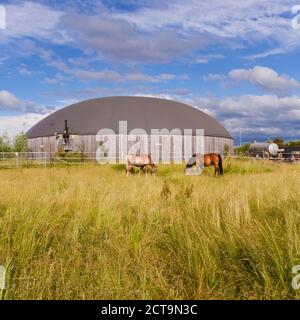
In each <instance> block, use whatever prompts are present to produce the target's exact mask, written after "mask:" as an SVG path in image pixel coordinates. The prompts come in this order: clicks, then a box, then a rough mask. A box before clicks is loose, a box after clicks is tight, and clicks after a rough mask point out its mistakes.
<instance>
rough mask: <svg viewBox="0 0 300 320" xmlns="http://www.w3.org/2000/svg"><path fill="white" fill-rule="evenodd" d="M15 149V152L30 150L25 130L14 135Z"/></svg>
mask: <svg viewBox="0 0 300 320" xmlns="http://www.w3.org/2000/svg"><path fill="white" fill-rule="evenodd" d="M13 151H15V152H26V151H28V148H27V137H26V135H25V133H24V132H21V133H19V134H17V135H16V136H15V137H14V142H13Z"/></svg>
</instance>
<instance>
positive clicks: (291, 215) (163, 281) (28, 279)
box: [0, 160, 300, 299]
mask: <svg viewBox="0 0 300 320" xmlns="http://www.w3.org/2000/svg"><path fill="white" fill-rule="evenodd" d="M183 168H184V167H182V166H172V165H170V166H160V167H159V170H158V175H157V176H151V175H148V176H138V175H133V176H131V177H126V175H125V171H124V169H123V167H122V166H120V165H98V166H96V165H86V166H83V165H73V166H54V167H45V168H19V169H2V170H0V265H3V266H5V268H6V290H3V291H2V292H1V291H0V298H2V299H299V298H300V290H294V289H293V288H292V286H291V281H292V278H293V276H294V275H293V274H292V267H293V266H294V265H299V264H300V165H298V164H277V163H271V162H262V161H242V160H240V161H238V160H225V161H224V169H225V174H224V176H223V177H221V178H213V169H212V168H211V169H206V170H205V172H204V173H203V174H202V175H201V176H198V177H193V176H189V177H187V176H185V175H184V169H183Z"/></svg>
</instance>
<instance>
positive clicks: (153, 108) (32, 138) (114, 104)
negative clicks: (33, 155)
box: [27, 96, 233, 153]
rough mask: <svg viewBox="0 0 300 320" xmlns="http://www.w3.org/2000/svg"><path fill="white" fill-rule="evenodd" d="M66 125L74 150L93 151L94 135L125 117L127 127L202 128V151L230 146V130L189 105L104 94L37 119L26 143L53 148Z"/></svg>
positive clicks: (34, 148)
mask: <svg viewBox="0 0 300 320" xmlns="http://www.w3.org/2000/svg"><path fill="white" fill-rule="evenodd" d="M66 120H67V124H68V127H69V133H70V141H71V145H72V150H73V151H84V152H91V153H95V152H96V151H97V147H98V145H97V141H96V135H97V132H98V131H99V130H100V129H103V128H108V129H111V130H113V131H114V132H115V133H116V134H118V131H119V122H120V121H127V130H128V132H130V131H131V130H132V129H136V128H141V129H144V130H145V131H146V132H147V134H150V133H151V129H168V130H170V131H171V130H172V129H175V128H177V129H180V130H181V131H182V133H183V132H184V129H192V135H195V134H196V129H204V143H205V153H208V152H217V153H223V151H224V146H225V145H228V146H229V147H232V146H233V138H232V136H231V134H230V133H229V132H228V131H227V130H226V129H225V128H224V127H223V126H222V125H221V124H220V123H219V122H218V121H216V120H215V119H213V118H212V117H211V116H209V115H207V114H206V113H204V112H202V111H200V110H199V109H196V108H194V107H191V106H189V105H186V104H183V103H179V102H175V101H171V100H165V99H158V98H148V97H125V96H121V97H105V98H99V99H92V100H87V101H83V102H79V103H75V104H73V105H70V106H68V107H65V108H63V109H60V110H58V111H56V112H54V113H53V114H51V115H49V116H47V117H46V118H45V119H43V120H41V121H40V122H38V123H37V124H36V125H35V126H33V127H32V128H31V129H30V130H29V131H28V132H27V138H28V145H29V148H30V149H31V151H33V152H40V151H46V152H56V151H57V148H58V143H57V136H58V134H62V133H63V132H64V129H65V121H66Z"/></svg>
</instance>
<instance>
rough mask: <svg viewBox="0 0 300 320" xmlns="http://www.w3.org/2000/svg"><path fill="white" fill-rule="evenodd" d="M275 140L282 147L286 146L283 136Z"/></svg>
mask: <svg viewBox="0 0 300 320" xmlns="http://www.w3.org/2000/svg"><path fill="white" fill-rule="evenodd" d="M273 142H274V143H276V144H277V145H278V147H279V148H280V149H282V148H283V147H284V140H283V139H281V138H275V139H274V140H273Z"/></svg>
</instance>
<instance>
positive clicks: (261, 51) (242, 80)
mask: <svg viewBox="0 0 300 320" xmlns="http://www.w3.org/2000/svg"><path fill="white" fill-rule="evenodd" d="M299 54H300V0H293V1H290V0H243V1H240V0H226V1H221V0H171V1H168V0H164V1H158V0H126V1H125V0H124V1H117V0H99V1H91V0H86V1H80V0H73V1H70V0H67V1H58V0H56V1H55V0H40V1H1V0H0V133H3V132H7V133H8V134H9V135H14V134H17V133H19V132H20V131H26V130H27V129H29V128H30V127H31V126H32V125H34V124H35V123H37V122H38V121H39V120H41V119H42V118H44V117H46V116H47V115H48V114H50V113H52V112H54V111H56V110H58V109H60V108H63V107H65V106H67V105H70V104H72V103H75V102H77V101H82V100H87V99H91V98H96V97H104V96H120V95H126V96H127V95H134V96H151V97H160V98H166V99H172V100H176V101H180V102H184V103H187V104H189V105H192V106H194V107H196V108H199V109H200V110H202V111H204V112H206V113H208V114H210V115H211V116H213V117H215V118H216V119H217V120H219V121H220V122H221V123H222V124H223V125H224V126H225V128H227V129H228V131H229V132H230V133H231V134H232V135H233V137H234V138H235V140H236V144H239V143H240V139H241V141H242V143H245V142H249V141H251V140H257V141H265V140H267V139H272V138H275V137H281V138H283V139H285V140H295V139H300V59H299V58H300V55H299Z"/></svg>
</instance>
